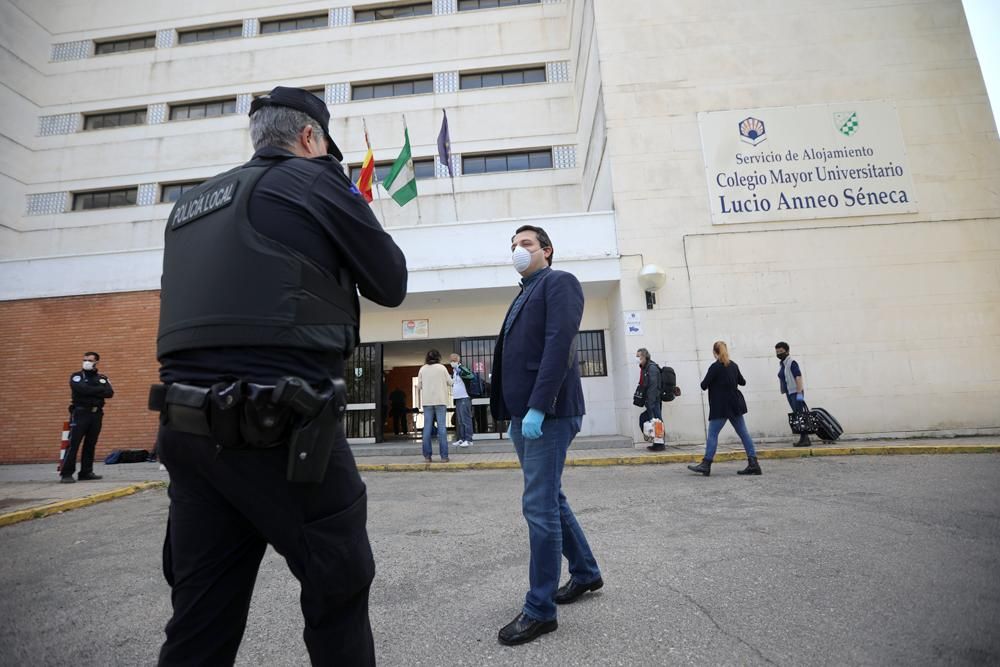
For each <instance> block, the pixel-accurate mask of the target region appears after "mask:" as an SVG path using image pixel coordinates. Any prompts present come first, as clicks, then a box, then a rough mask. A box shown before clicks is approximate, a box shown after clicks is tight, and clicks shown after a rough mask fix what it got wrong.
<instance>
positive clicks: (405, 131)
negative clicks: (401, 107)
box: [400, 113, 424, 225]
mask: <svg viewBox="0 0 1000 667" xmlns="http://www.w3.org/2000/svg"><path fill="white" fill-rule="evenodd" d="M400 115H402V116H403V136H404V137H408V136H409V128H407V127H406V114H405V113H404V114H400ZM412 145H413V144H410V146H412ZM411 150H412V148H411ZM410 161H411V162H412V161H413V153H410ZM413 182H414V185H416V182H417V175H416V173H414V174H413ZM414 199H416V200H417V224H418V225H422V224H424V219H423V216H421V215H420V194H419V193H418V194H417V196H416V197H414Z"/></svg>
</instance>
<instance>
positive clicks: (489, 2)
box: [458, 0, 542, 12]
mask: <svg viewBox="0 0 1000 667" xmlns="http://www.w3.org/2000/svg"><path fill="white" fill-rule="evenodd" d="M541 1H542V0H458V11H460V12H464V11H467V10H469V9H493V8H494V7H513V6H515V5H537V4H538V3H540V2H541Z"/></svg>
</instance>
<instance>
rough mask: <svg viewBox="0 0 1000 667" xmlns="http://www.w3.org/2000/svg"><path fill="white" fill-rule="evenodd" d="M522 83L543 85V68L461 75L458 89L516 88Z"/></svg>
mask: <svg viewBox="0 0 1000 667" xmlns="http://www.w3.org/2000/svg"><path fill="white" fill-rule="evenodd" d="M522 83H545V68H544V67H531V68H529V69H513V70H505V71H503V72H478V73H475V74H463V75H462V78H461V82H460V84H459V87H460V88H461V89H462V90H467V89H470V88H491V87H493V86H516V85H519V84H522Z"/></svg>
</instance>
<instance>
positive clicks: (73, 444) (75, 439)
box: [59, 352, 115, 484]
mask: <svg viewBox="0 0 1000 667" xmlns="http://www.w3.org/2000/svg"><path fill="white" fill-rule="evenodd" d="M100 359H101V355H99V354H97V353H96V352H85V353H84V354H83V368H82V369H81V370H78V371H77V372H75V373H73V374H72V375H70V376H69V390H70V393H71V394H72V399H71V403H70V406H69V413H70V427H69V448H68V449H67V450H66V458H64V459H63V463H62V467H61V468H60V469H59V481H60V482H62V483H63V484H72V483H73V482H75V481H76V480H75V479H73V473H74V472H75V471H76V452H77V450H78V449H79V448H80V442H81V441H83V453H82V454H80V474H79V475H77V479H79V480H80V481H81V482H84V481H88V480H95V479H101V475H95V474H94V449H96V447H97V437H98V436H99V435H101V424H102V423H103V421H104V401H105V400H107V399H109V398H111V397H112V396H114V395H115V390H114V389H112V388H111V382H110V381H109V380H108V376H107V375H101V374H100V373H98V372H97V362H98V361H100Z"/></svg>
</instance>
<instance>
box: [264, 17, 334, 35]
mask: <svg viewBox="0 0 1000 667" xmlns="http://www.w3.org/2000/svg"><path fill="white" fill-rule="evenodd" d="M326 26H327V13H326V12H323V13H322V14H312V15H310V16H297V17H294V18H286V19H274V20H271V21H261V22H260V34H262V35H266V34H268V33H275V32H291V31H293V30H309V29H311V28H325V27H326Z"/></svg>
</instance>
